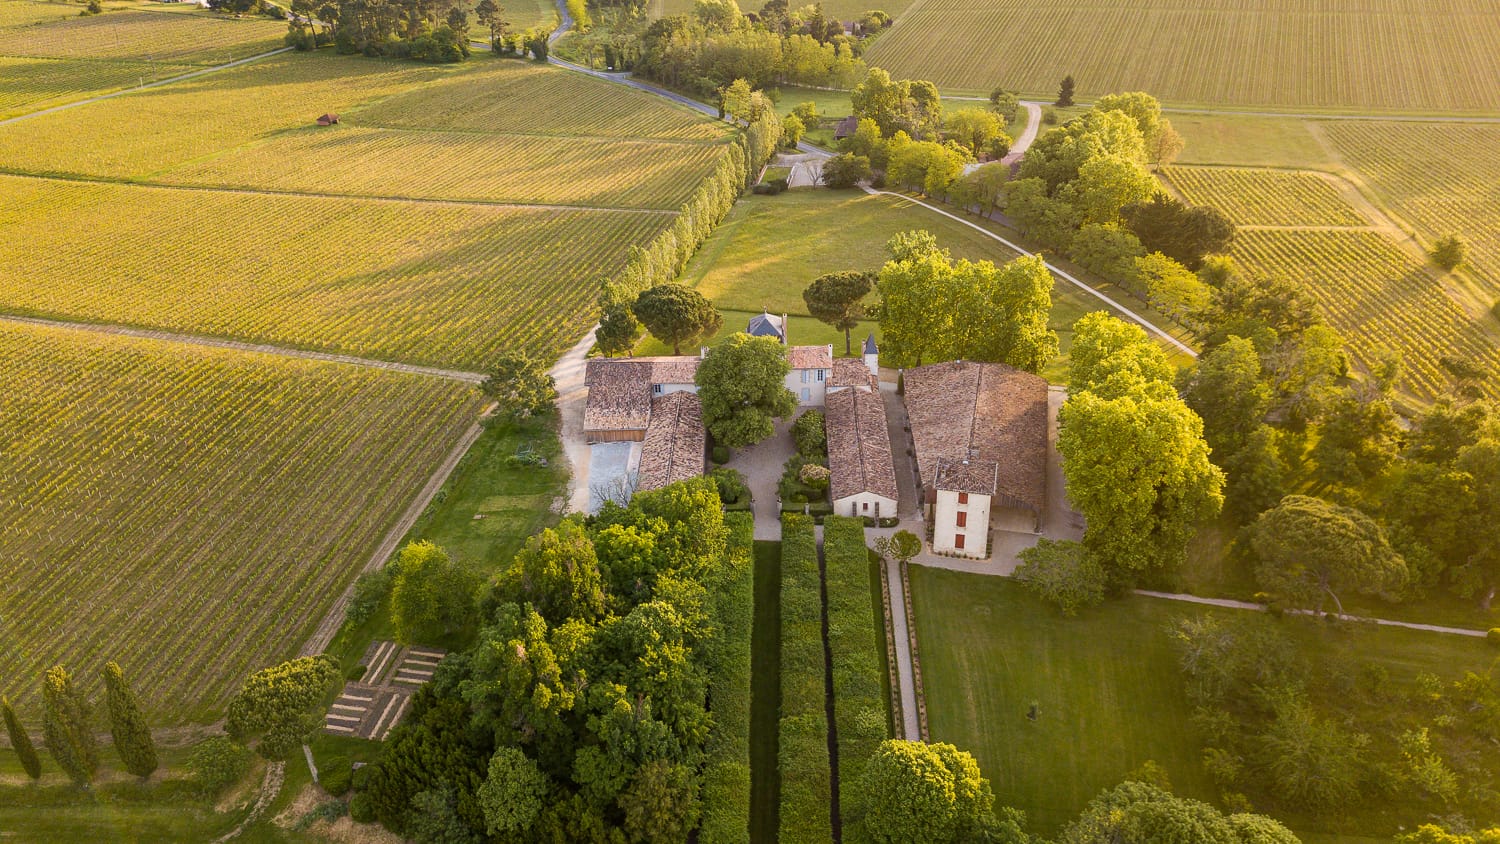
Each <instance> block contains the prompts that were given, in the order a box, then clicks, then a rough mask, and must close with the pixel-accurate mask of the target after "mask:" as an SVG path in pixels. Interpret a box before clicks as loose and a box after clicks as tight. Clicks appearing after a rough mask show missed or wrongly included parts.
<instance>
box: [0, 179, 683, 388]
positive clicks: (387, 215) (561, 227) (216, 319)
mask: <svg viewBox="0 0 1500 844" xmlns="http://www.w3.org/2000/svg"><path fill="white" fill-rule="evenodd" d="M59 220H66V221H67V222H66V224H65V225H64V224H60V223H59V222H58V221H59ZM273 222H274V225H272V223H273ZM671 222H672V217H671V216H669V215H665V214H642V213H640V212H634V211H554V210H528V209H524V208H517V207H487V206H479V205H462V204H447V203H431V204H422V205H415V204H413V203H406V202H385V201H379V200H363V199H343V198H332V197H308V196H278V195H264V194H253V193H242V192H233V191H206V190H181V189H172V188H152V187H140V186H132V185H113V184H102V183H75V182H61V181H53V180H48V179H31V178H25V177H10V176H6V177H0V308H3V309H5V310H10V311H22V312H36V313H44V314H50V315H59V316H68V317H79V318H83V319H88V320H99V321H109V322H123V323H129V324H135V325H145V326H152V327H157V328H167V329H172V330H178V331H189V332H198V333H205V334H215V335H223V336H232V337H238V338H245V339H251V340H256V341H261V342H267V343H278V344H286V345H291V346H301V347H311V348H317V349H322V350H327V351H336V352H341V353H347V354H354V355H363V356H370V357H378V358H386V359H396V360H403V361H408V362H412V363H426V364H438V365H444V366H457V367H467V368H483V367H484V366H486V365H487V364H488V363H489V362H490V361H491V360H492V359H493V357H494V355H495V353H496V352H498V351H499V350H501V349H515V350H519V349H528V350H530V351H533V352H536V353H538V354H542V355H550V354H554V353H556V352H557V351H559V350H560V349H561V348H562V347H564V346H566V345H570V344H571V343H572V342H574V341H575V340H577V338H578V337H579V336H580V335H581V334H582V333H583V332H584V330H585V329H586V328H587V326H588V323H589V322H590V321H591V320H592V315H591V314H590V312H589V307H588V304H589V302H591V301H592V300H593V298H594V296H595V293H596V289H597V288H596V285H597V283H598V281H597V280H598V279H599V278H600V277H601V276H605V275H609V274H611V273H613V272H615V271H617V270H618V269H619V268H620V267H621V266H623V265H624V263H625V260H626V258H627V256H628V253H629V250H630V248H631V246H632V245H635V244H643V243H645V242H646V241H647V240H649V239H650V238H651V237H652V236H653V235H655V234H656V233H657V232H659V231H661V230H662V229H664V228H666V227H667V226H668V225H670V223H671ZM262 223H264V224H265V225H261V224H262ZM80 232H87V233H88V236H86V237H80V236H79V233H80Z"/></svg>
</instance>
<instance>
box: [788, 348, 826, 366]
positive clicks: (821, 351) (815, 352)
mask: <svg viewBox="0 0 1500 844" xmlns="http://www.w3.org/2000/svg"><path fill="white" fill-rule="evenodd" d="M786 359H787V361H788V362H789V363H791V365H792V369H832V368H833V347H832V346H788V347H787V350H786Z"/></svg>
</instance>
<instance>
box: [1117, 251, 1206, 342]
mask: <svg viewBox="0 0 1500 844" xmlns="http://www.w3.org/2000/svg"><path fill="white" fill-rule="evenodd" d="M1135 276H1136V285H1137V286H1138V287H1140V288H1142V290H1140V291H1139V292H1141V293H1143V294H1144V295H1145V297H1146V301H1147V302H1149V303H1150V305H1151V307H1153V308H1155V309H1157V310H1158V311H1160V312H1162V313H1163V314H1165V315H1167V316H1168V317H1171V318H1172V319H1173V320H1175V321H1176V322H1177V323H1178V324H1179V325H1182V326H1184V327H1186V328H1188V329H1191V330H1192V331H1194V332H1195V333H1198V334H1203V333H1205V332H1204V325H1203V320H1202V315H1203V312H1204V311H1205V310H1206V309H1207V308H1208V306H1209V303H1210V302H1211V301H1212V298H1213V294H1212V291H1210V290H1209V288H1208V285H1206V284H1204V283H1203V280H1202V279H1200V278H1198V276H1197V275H1196V274H1194V273H1193V271H1192V270H1190V269H1188V268H1187V267H1185V266H1183V265H1182V264H1180V263H1178V262H1177V261H1176V260H1174V259H1172V258H1169V257H1167V256H1166V255H1163V254H1161V253H1160V252H1152V253H1150V254H1148V255H1142V256H1141V257H1139V258H1136V259H1135Z"/></svg>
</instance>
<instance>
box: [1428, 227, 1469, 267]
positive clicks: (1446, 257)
mask: <svg viewBox="0 0 1500 844" xmlns="http://www.w3.org/2000/svg"><path fill="white" fill-rule="evenodd" d="M1427 254H1428V256H1429V257H1431V258H1432V262H1433V263H1434V264H1437V265H1438V266H1440V267H1442V268H1443V269H1445V270H1448V271H1450V272H1451V271H1453V270H1455V269H1457V268H1458V266H1459V265H1460V264H1462V263H1463V262H1464V261H1465V260H1466V259H1467V258H1468V257H1469V244H1468V242H1467V241H1465V240H1464V239H1463V238H1462V237H1460V236H1458V235H1457V234H1449V235H1446V236H1444V237H1441V238H1438V241H1437V243H1434V244H1433V245H1432V249H1431V250H1430V251H1429V252H1428V253H1427Z"/></svg>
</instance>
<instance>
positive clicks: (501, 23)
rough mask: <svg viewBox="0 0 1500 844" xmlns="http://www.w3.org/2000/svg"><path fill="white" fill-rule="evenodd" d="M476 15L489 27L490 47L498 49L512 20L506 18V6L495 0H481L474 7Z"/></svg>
mask: <svg viewBox="0 0 1500 844" xmlns="http://www.w3.org/2000/svg"><path fill="white" fill-rule="evenodd" d="M474 17H476V18H478V20H479V22H480V23H481V24H484V25H485V26H486V27H488V28H489V30H490V48H491V49H497V48H498V46H499V44H500V39H501V38H502V37H504V35H505V28H506V27H508V26H510V21H508V20H506V19H505V7H504V6H501V5H499V4H498V3H496V2H495V0H479V4H478V5H477V6H475V7H474Z"/></svg>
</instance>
